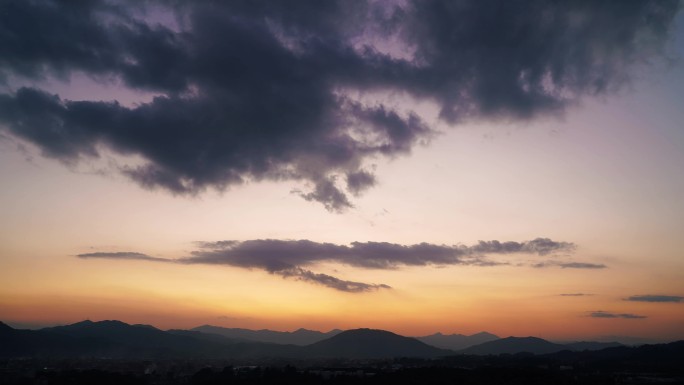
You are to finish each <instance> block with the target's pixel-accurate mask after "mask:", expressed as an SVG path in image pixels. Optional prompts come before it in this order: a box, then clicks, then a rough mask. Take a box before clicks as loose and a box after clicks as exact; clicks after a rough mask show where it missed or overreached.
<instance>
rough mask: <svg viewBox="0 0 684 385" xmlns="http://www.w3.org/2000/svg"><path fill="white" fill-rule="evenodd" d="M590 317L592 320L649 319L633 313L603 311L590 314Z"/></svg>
mask: <svg viewBox="0 0 684 385" xmlns="http://www.w3.org/2000/svg"><path fill="white" fill-rule="evenodd" d="M589 317H592V318H624V319H644V318H648V317H646V316H645V315H638V314H632V313H611V312H607V311H603V310H597V311H592V312H589Z"/></svg>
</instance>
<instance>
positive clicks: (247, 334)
mask: <svg viewBox="0 0 684 385" xmlns="http://www.w3.org/2000/svg"><path fill="white" fill-rule="evenodd" d="M479 341H485V342H482V343H477V342H479ZM429 342H432V344H430V343H429ZM471 343H477V344H474V345H470V346H467V345H468V344H471ZM434 345H438V346H434ZM444 346H451V347H454V349H446V348H444ZM461 346H467V347H465V348H462V349H457V348H458V347H461ZM615 347H621V345H620V344H617V343H602V342H578V343H571V344H558V343H553V342H549V341H546V340H543V339H541V338H536V337H506V338H498V337H497V336H495V335H493V334H490V333H485V332H483V333H478V334H474V335H472V336H464V335H458V334H455V335H442V334H435V335H432V336H425V337H419V338H411V337H404V336H401V335H398V334H395V333H392V332H388V331H384V330H374V329H354V330H347V331H340V330H332V331H330V332H327V333H322V332H317V331H311V330H305V329H299V330H297V331H295V332H292V333H288V332H274V331H271V330H248V329H228V328H220V327H216V326H210V325H204V326H200V327H197V328H194V329H191V330H167V331H164V330H160V329H157V328H155V327H153V326H150V325H129V324H126V323H124V322H121V321H99V322H92V321H82V322H78V323H75V324H71V325H66V326H57V327H50V328H44V329H40V330H21V329H14V328H12V327H10V326H8V325H6V324H4V323H2V322H0V357H110V358H248V357H253V358H268V357H272V358H297V359H308V358H393V357H424V358H431V357H441V356H453V355H462V354H468V355H498V354H514V353H521V352H527V353H533V354H549V353H556V352H562V351H584V350H599V349H605V348H615Z"/></svg>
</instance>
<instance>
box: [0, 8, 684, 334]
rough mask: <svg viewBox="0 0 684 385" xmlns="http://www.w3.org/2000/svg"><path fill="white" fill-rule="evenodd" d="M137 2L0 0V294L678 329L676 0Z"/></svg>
mask: <svg viewBox="0 0 684 385" xmlns="http://www.w3.org/2000/svg"><path fill="white" fill-rule="evenodd" d="M141 3H142V2H135V1H130V2H129V1H125V0H121V1H86V2H69V1H3V2H2V3H1V4H0V181H2V182H1V185H0V186H1V188H0V321H3V322H6V323H8V324H10V325H13V326H15V327H22V328H36V327H41V326H48V325H56V324H66V323H73V322H77V321H81V320H84V319H91V320H104V319H118V320H121V321H124V322H128V323H145V324H152V325H154V326H157V327H160V328H190V327H194V326H199V325H202V324H212V325H218V326H225V327H244V328H252V329H257V328H258V329H261V328H268V329H273V330H295V329H297V328H300V327H304V328H308V329H315V330H323V331H327V330H330V329H333V328H339V329H349V328H358V327H370V328H378V329H385V330H390V331H394V332H397V333H400V334H403V335H414V336H416V335H426V334H432V333H434V332H438V331H439V332H442V333H449V334H450V333H462V334H472V333H476V332H480V331H483V330H484V331H488V332H491V333H495V334H497V335H499V336H502V337H503V336H509V335H515V336H527V335H535V336H538V337H542V338H547V339H555V340H579V339H598V338H609V337H611V336H631V337H640V338H645V339H647V340H652V341H669V340H675V339H684V251H683V250H684V125H683V123H682V122H684V104H683V103H682V100H683V99H684V61H682V60H684V15H683V14H682V12H681V11H680V8H681V5H680V3H676V2H674V3H671V2H667V1H655V2H647V1H639V2H629V1H628V2H624V1H616V2H600V3H599V2H588V3H586V4H584V3H580V2H567V3H564V2H542V1H533V2H529V3H527V2H521V3H518V2H508V1H500V2H497V1H492V2H480V1H464V2H453V1H449V0H444V1H437V0H430V1H415V2H414V1H411V0H406V1H367V2H364V1H356V2H348V1H340V2H334V1H318V0H316V1H313V0H312V1H295V2H265V1H264V2H261V1H254V2H252V1H249V2H240V1H235V2H213V1H199V2H192V3H190V2H182V3H180V4H177V3H176V2H168V1H163V2H155V1H148V2H144V3H143V4H144V5H141ZM285 4H287V5H285Z"/></svg>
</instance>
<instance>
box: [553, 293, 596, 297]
mask: <svg viewBox="0 0 684 385" xmlns="http://www.w3.org/2000/svg"><path fill="white" fill-rule="evenodd" d="M558 295H559V296H561V297H588V296H592V295H593V294H589V293H562V294H558Z"/></svg>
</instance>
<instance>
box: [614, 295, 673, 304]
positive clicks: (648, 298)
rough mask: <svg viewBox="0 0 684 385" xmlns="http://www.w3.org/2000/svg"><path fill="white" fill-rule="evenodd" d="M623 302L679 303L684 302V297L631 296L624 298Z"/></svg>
mask: <svg viewBox="0 0 684 385" xmlns="http://www.w3.org/2000/svg"><path fill="white" fill-rule="evenodd" d="M625 301H632V302H670V303H673V302H674V303H679V302H684V297H681V296H678V295H652V294H647V295H633V296H631V297H627V298H625Z"/></svg>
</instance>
